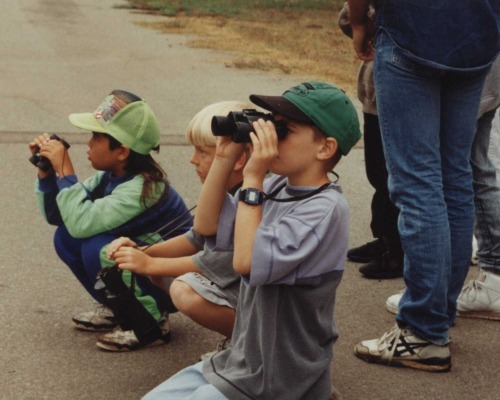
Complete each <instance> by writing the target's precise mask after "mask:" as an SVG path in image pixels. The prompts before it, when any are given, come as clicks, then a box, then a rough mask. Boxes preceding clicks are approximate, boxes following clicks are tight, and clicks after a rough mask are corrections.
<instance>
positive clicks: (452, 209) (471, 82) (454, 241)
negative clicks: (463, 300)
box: [441, 73, 485, 326]
mask: <svg viewBox="0 0 500 400" xmlns="http://www.w3.org/2000/svg"><path fill="white" fill-rule="evenodd" d="M484 78H485V74H484V73H483V74H478V75H476V74H467V75H464V74H456V73H447V74H446V75H445V76H444V77H443V79H442V88H441V99H442V100H441V104H442V110H441V147H442V150H441V157H442V169H443V189H444V196H445V201H446V206H447V210H448V220H449V224H450V240H451V271H450V273H451V276H450V280H449V283H448V296H447V301H448V303H447V304H448V317H449V325H450V326H451V325H452V324H453V322H454V321H455V317H456V304H457V298H458V296H459V294H460V292H461V290H462V286H463V283H464V281H465V278H466V276H467V272H468V271H469V266H470V260H471V255H472V232H473V227H474V191H473V187H472V170H471V167H470V158H471V148H472V143H473V139H474V134H475V132H476V126H477V110H478V108H479V101H480V96H481V91H482V87H483V84H484ZM457 116H458V117H457Z"/></svg>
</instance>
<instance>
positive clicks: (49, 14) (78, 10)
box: [0, 0, 500, 400]
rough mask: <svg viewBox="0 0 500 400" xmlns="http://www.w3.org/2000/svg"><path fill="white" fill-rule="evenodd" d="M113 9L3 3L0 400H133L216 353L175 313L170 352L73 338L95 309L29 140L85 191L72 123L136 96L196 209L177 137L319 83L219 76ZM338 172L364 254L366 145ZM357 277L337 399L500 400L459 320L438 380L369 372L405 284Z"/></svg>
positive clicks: (499, 345) (477, 340)
mask: <svg viewBox="0 0 500 400" xmlns="http://www.w3.org/2000/svg"><path fill="white" fill-rule="evenodd" d="M117 4H120V3H119V2H117V1H115V0H57V1H54V0H3V1H2V2H1V3H0V15H1V16H2V24H0V88H1V89H0V90H1V96H0V110H1V112H0V115H1V118H0V161H1V166H2V168H1V172H0V188H1V190H0V204H1V210H0V216H1V218H0V221H1V222H0V223H1V227H2V229H0V255H1V258H0V344H1V346H0V361H1V362H0V399H1V400H28V399H33V400H34V399H37V400H38V399H51V400H63V399H64V400H67V399H123V400H128V399H139V398H140V397H141V395H143V394H145V393H146V392H147V391H148V390H150V389H152V388H153V387H154V386H156V385H157V384H159V383H160V382H162V381H163V380H165V379H166V378H168V377H169V376H171V375H172V374H174V373H175V372H176V371H178V370H179V369H181V368H183V367H185V366H187V365H189V364H192V363H194V362H196V361H197V359H198V357H199V355H200V354H202V353H205V352H207V351H210V350H213V349H214V348H215V346H216V344H217V342H218V340H219V339H220V336H219V335H218V334H216V333H214V332H210V331H208V330H206V329H204V328H201V327H199V326H197V325H196V324H194V323H193V322H191V321H190V320H189V319H188V318H187V317H184V316H182V315H179V314H175V315H172V317H171V325H172V341H171V343H169V344H168V345H164V346H158V347H153V348H146V349H143V350H140V351H137V352H133V353H120V354H116V353H108V352H104V351H100V350H98V349H97V347H96V346H95V340H96V335H95V334H92V333H85V332H79V331H76V330H74V329H73V328H72V327H71V317H72V316H73V315H74V314H76V313H78V312H81V311H86V310H90V309H91V308H92V307H93V303H92V301H91V300H90V298H89V296H88V295H87V294H86V293H85V291H84V290H83V289H82V288H81V286H80V285H79V284H78V283H77V282H76V280H75V279H74V278H73V276H72V275H71V273H70V272H69V270H68V268H67V267H66V266H65V265H64V264H63V263H62V262H61V261H60V260H59V259H58V257H57V255H56V254H55V252H54V249H53V245H52V235H53V232H54V228H53V227H51V226H48V225H47V224H46V223H45V222H44V220H43V219H42V216H41V214H40V212H39V210H38V208H37V206H36V203H35V198H34V195H33V191H34V189H33V188H34V180H35V170H34V168H33V167H32V165H31V164H29V163H28V156H29V154H28V149H27V143H28V142H29V141H30V139H31V138H33V137H34V136H36V135H38V134H39V133H41V132H51V133H57V134H59V135H61V136H63V137H64V138H65V139H67V140H68V141H69V142H70V143H71V144H72V147H71V149H70V151H71V155H72V160H74V164H75V168H76V170H77V172H78V175H79V177H80V178H81V179H83V178H85V177H87V176H89V175H91V174H92V170H91V168H90V166H89V165H88V161H87V159H86V155H85V151H86V145H85V143H86V140H87V139H88V135H87V134H85V133H82V132H78V131H77V130H76V129H75V128H73V127H72V126H71V125H70V124H69V122H68V121H67V115H68V114H70V113H72V112H85V111H93V110H94V108H95V107H96V106H97V105H98V104H99V103H100V101H101V100H102V99H104V97H105V96H106V94H107V93H109V92H110V91H111V90H112V89H115V88H121V89H126V90H130V91H132V92H135V93H137V94H139V95H140V96H142V97H144V98H145V99H146V100H148V102H149V103H150V104H151V106H152V107H153V109H154V110H155V111H156V113H157V115H158V118H159V120H160V123H161V129H162V134H163V136H162V149H161V152H160V154H159V156H158V157H157V159H158V160H159V161H160V163H161V164H162V165H163V166H164V167H165V169H166V170H167V172H168V174H169V177H170V180H171V182H172V184H173V185H174V186H175V188H176V189H177V190H178V191H179V193H180V194H181V195H182V196H183V197H184V199H185V200H186V203H187V204H188V205H193V204H195V203H196V201H197V197H198V193H199V189H200V183H199V182H198V178H197V176H196V174H195V173H194V170H193V168H192V166H191V165H190V164H189V157H190V155H191V151H192V149H191V148H190V147H189V146H188V145H186V143H185V140H184V136H183V135H184V131H185V128H186V125H187V123H188V121H189V119H190V118H191V117H192V116H193V115H194V114H195V113H196V112H197V111H198V110H200V109H201V108H203V107H204V106H205V105H207V104H209V103H212V102H214V101H219V100H230V99H234V100H246V99H248V95H249V94H251V93H259V94H280V93H281V92H283V91H284V90H285V89H287V88H288V87H290V86H292V85H294V84H296V83H299V82H303V81H305V80H309V79H314V78H315V77H314V76H294V75H277V74H272V73H265V72H260V71H242V70H236V69H230V68H226V67H225V64H224V61H225V60H227V59H229V58H230V57H231V55H230V54H229V53H224V52H215V51H212V50H203V49H192V48H190V47H189V46H187V43H188V41H189V40H190V37H189V36H182V35H173V34H168V35H167V34H163V33H160V32H159V31H156V30H153V29H150V28H146V27H144V26H143V25H142V24H140V22H141V21H142V22H143V21H155V20H157V19H158V18H166V17H157V16H150V15H140V14H135V13H133V12H131V11H129V10H125V9H121V8H116V7H115V6H116V5H117ZM332 51H335V49H332ZM332 83H334V84H335V82H332ZM338 173H339V175H340V182H341V184H342V186H343V189H344V192H345V195H346V197H347V199H348V201H349V204H350V207H351V232H350V245H351V246H356V245H360V244H363V243H365V242H367V241H369V240H370V239H371V233H370V229H369V223H370V200H371V195H372V189H371V187H370V185H369V184H368V182H367V180H366V176H365V171H364V160H363V149H362V145H359V146H357V147H356V148H355V149H354V150H352V152H351V153H350V154H349V156H348V157H346V158H345V159H344V160H343V161H342V162H341V164H340V165H339V167H338ZM357 268H358V265H357V264H353V263H347V265H346V273H345V275H344V279H343V283H342V284H341V286H340V289H339V292H338V297H337V308H336V320H337V324H338V326H339V329H340V339H339V340H338V342H337V343H336V345H335V347H334V361H333V376H332V380H333V383H334V385H335V386H336V388H337V389H338V391H339V392H340V394H341V396H342V399H344V400H364V399H386V400H395V399H405V400H412V399H445V400H447V399H462V400H469V399H470V400H473V399H488V400H494V399H498V398H500V382H499V380H498V378H497V375H496V372H497V367H498V360H497V359H498V355H499V354H500V340H499V339H500V337H499V327H500V325H499V324H498V323H496V322H491V321H483V320H472V319H458V320H457V323H456V325H455V327H454V328H453V329H452V344H451V351H452V356H453V369H452V371H451V372H450V373H446V374H431V373H426V372H420V371H414V370H406V369H397V368H388V367H383V366H377V365H372V364H367V363H365V362H363V361H360V360H358V359H357V358H356V357H354V355H353V347H354V345H355V344H356V343H357V342H358V341H360V340H363V339H369V338H375V337H378V336H380V335H381V334H382V333H383V332H384V331H385V330H387V329H389V328H390V327H391V326H392V324H393V322H394V318H393V316H392V315H391V314H389V313H388V312H387V311H385V309H384V303H385V300H386V298H387V297H388V296H389V295H391V294H394V293H396V292H397V291H399V290H400V289H402V288H403V287H404V284H403V281H402V279H394V280H388V281H371V280H367V279H363V278H362V277H361V275H360V274H359V273H358V271H357ZM476 274H477V268H476V267H471V271H470V277H474V276H476ZM263 400H272V399H263Z"/></svg>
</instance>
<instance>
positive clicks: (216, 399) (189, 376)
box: [143, 362, 228, 400]
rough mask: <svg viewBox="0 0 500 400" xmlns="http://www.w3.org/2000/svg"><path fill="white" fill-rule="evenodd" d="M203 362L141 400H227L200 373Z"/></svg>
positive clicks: (168, 381) (168, 380)
mask: <svg viewBox="0 0 500 400" xmlns="http://www.w3.org/2000/svg"><path fill="white" fill-rule="evenodd" d="M202 365H203V362H199V363H198V364H195V365H192V366H190V367H187V368H184V369H183V370H181V371H179V372H177V373H176V374H175V375H174V376H172V377H171V378H169V379H167V380H166V381H165V382H163V383H162V384H160V385H159V386H157V387H156V388H154V389H153V390H152V391H151V392H149V393H148V394H146V396H144V397H143V400H167V399H168V400H228V399H227V397H226V396H224V395H223V394H222V393H221V392H219V390H217V389H216V387H215V386H213V385H211V384H210V383H208V382H207V380H206V379H205V378H204V377H203V374H202V372H201V369H202Z"/></svg>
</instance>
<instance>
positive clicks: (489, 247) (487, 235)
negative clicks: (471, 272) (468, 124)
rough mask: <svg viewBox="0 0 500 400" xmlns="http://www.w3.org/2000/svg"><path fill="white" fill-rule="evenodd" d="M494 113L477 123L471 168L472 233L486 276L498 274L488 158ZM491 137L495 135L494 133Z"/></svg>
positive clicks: (498, 226) (499, 197)
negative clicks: (473, 213)
mask: <svg viewBox="0 0 500 400" xmlns="http://www.w3.org/2000/svg"><path fill="white" fill-rule="evenodd" d="M495 111H496V110H491V111H488V112H486V113H484V114H483V115H482V116H481V117H480V118H479V119H478V121H477V131H476V136H475V137H474V144H473V146H472V155H471V166H472V175H473V185H474V200H475V205H476V223H475V229H474V233H475V235H476V239H477V244H478V251H477V256H478V265H479V267H480V268H484V269H485V270H488V271H489V272H495V273H497V274H500V185H499V180H498V177H497V169H496V168H495V165H494V163H493V162H492V160H491V156H490V155H489V147H490V146H489V145H490V134H491V133H492V120H493V118H494V116H495ZM494 134H497V135H498V134H499V133H498V131H495V133H494Z"/></svg>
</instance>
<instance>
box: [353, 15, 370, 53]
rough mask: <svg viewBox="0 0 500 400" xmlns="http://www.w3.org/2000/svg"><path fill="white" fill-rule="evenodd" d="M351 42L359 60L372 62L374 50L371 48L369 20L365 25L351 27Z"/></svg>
mask: <svg viewBox="0 0 500 400" xmlns="http://www.w3.org/2000/svg"><path fill="white" fill-rule="evenodd" d="M352 42H353V45H354V50H355V51H356V54H357V55H358V58H359V59H360V60H363V61H371V60H373V56H374V53H375V48H374V46H373V31H372V26H371V21H370V20H368V22H367V23H366V24H363V25H356V26H353V27H352Z"/></svg>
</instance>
